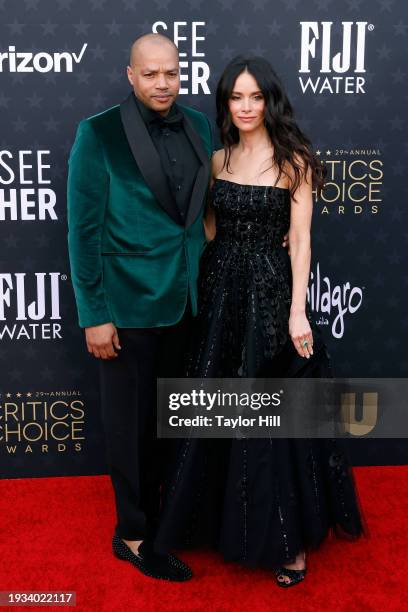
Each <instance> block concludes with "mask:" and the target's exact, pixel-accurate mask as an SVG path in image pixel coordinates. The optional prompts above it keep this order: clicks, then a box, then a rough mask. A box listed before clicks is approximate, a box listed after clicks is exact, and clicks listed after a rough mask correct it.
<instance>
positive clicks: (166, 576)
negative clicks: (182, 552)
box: [112, 534, 193, 582]
mask: <svg viewBox="0 0 408 612" xmlns="http://www.w3.org/2000/svg"><path fill="white" fill-rule="evenodd" d="M112 550H113V554H114V555H115V557H117V558H118V559H121V560H122V561H129V563H131V564H132V565H134V566H135V567H136V568H137V569H138V570H139V571H140V572H142V574H144V575H145V576H149V577H150V578H157V579H159V580H171V581H174V582H184V581H186V580H190V578H192V576H193V572H192V571H191V569H190V568H189V567H188V565H186V564H185V563H183V561H181V560H180V559H178V558H177V557H175V556H174V555H170V554H159V553H157V552H155V551H154V549H153V545H152V544H151V542H149V541H147V540H143V542H142V543H141V544H140V546H139V550H138V552H137V554H136V555H135V554H134V553H133V552H132V551H131V549H130V548H129V546H128V545H127V544H126V543H125V542H124V541H123V540H122V538H120V537H119V536H117V535H116V534H115V535H114V536H113V539H112Z"/></svg>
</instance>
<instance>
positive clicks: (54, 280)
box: [0, 272, 67, 340]
mask: <svg viewBox="0 0 408 612" xmlns="http://www.w3.org/2000/svg"><path fill="white" fill-rule="evenodd" d="M65 280H67V276H66V275H65V274H61V273H60V272H35V273H33V274H32V273H30V274H27V273H26V272H15V273H9V272H5V273H0V340H6V339H8V340H23V339H25V340H38V339H42V340H54V339H57V338H58V339H61V337H62V336H61V323H60V321H61V318H62V317H61V314H60V283H61V281H65Z"/></svg>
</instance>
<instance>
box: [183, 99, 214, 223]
mask: <svg viewBox="0 0 408 612" xmlns="http://www.w3.org/2000/svg"><path fill="white" fill-rule="evenodd" d="M181 110H183V109H181ZM183 114H184V129H185V131H186V134H187V136H188V138H189V139H190V142H191V144H192V145H193V147H194V150H195V152H196V153H197V155H198V158H199V160H200V161H201V166H200V168H199V169H198V172H197V175H196V179H195V182H194V186H193V190H192V193H191V201H190V206H189V208H188V212H187V218H186V227H189V226H190V225H192V224H193V223H194V221H195V219H196V218H197V215H198V213H199V212H200V209H201V206H202V204H203V200H204V197H205V193H206V190H207V188H208V184H209V180H210V160H209V159H208V154H207V151H206V150H205V148H204V145H203V143H202V141H201V138H200V136H199V135H198V133H197V132H196V130H195V129H194V127H193V124H192V123H191V121H190V119H189V117H187V116H186V114H185V113H183Z"/></svg>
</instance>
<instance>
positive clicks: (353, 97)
mask: <svg viewBox="0 0 408 612" xmlns="http://www.w3.org/2000/svg"><path fill="white" fill-rule="evenodd" d="M407 13H408V8H407V5H406V3H404V2H402V0H400V1H399V2H398V1H396V0H372V1H370V2H369V1H368V0H345V1H336V2H335V1H333V0H314V1H312V0H302V1H300V0H249V1H248V2H245V3H243V2H241V1H240V0H206V1H205V2H204V0H188V1H186V2H182V1H180V0H177V1H172V2H170V0H152V2H149V3H146V2H143V1H142V0H122V1H120V0H117V1H115V2H114V1H113V0H81V1H79V0H17V1H16V0H0V24H1V25H0V119H1V131H0V237H1V240H0V474H1V476H2V477H3V478H20V477H30V476H38V477H40V476H54V475H75V474H78V475H79V474H103V473H106V464H105V448H104V439H103V431H102V423H101V419H100V409H99V391H98V370H97V364H96V362H95V360H94V358H93V357H91V356H90V355H89V354H88V353H87V351H86V347H85V343H84V336H83V331H82V330H81V329H80V328H79V327H78V323H77V314H76V308H75V303H74V295H73V289H72V284H71V279H70V270H69V261H68V253H67V223H66V177H67V158H68V154H69V151H70V148H71V146H72V143H73V139H74V136H75V131H76V127H77V124H78V122H79V121H80V120H81V119H82V118H84V117H87V116H90V115H93V114H96V113H98V112H100V111H102V110H104V109H105V108H108V107H110V106H113V105H115V104H118V103H120V102H121V101H122V100H123V99H124V98H125V97H126V96H127V94H128V92H129V84H128V82H127V78H126V66H127V64H128V56H129V48H130V46H131V44H132V42H133V41H134V39H135V38H137V37H138V36H139V35H141V34H143V33H146V32H151V31H153V32H161V33H164V34H166V35H167V36H168V37H170V38H171V39H173V40H174V42H175V43H176V44H177V46H178V48H179V52H180V61H181V74H182V89H181V91H180V98H179V101H180V102H181V103H184V104H187V105H191V106H193V107H195V108H197V109H199V110H201V111H203V112H205V113H207V114H208V116H209V117H210V119H211V121H212V123H213V125H214V132H215V136H216V144H217V148H219V140H218V136H217V134H216V127H215V122H214V119H215V100H214V93H215V88H216V83H217V80H218V78H219V76H220V74H221V72H222V70H223V68H224V67H225V65H226V64H227V63H228V61H229V60H231V59H232V58H233V57H234V56H235V55H237V54H240V53H250V54H253V55H259V56H263V57H265V58H267V59H268V60H270V61H271V63H272V64H273V66H274V68H275V70H276V71H277V72H278V74H279V75H280V77H281V78H282V80H283V82H284V84H285V86H286V88H287V92H288V95H289V98H290V100H291V102H292V104H293V106H294V108H295V111H296V115H297V119H298V121H299V124H300V125H301V127H302V129H303V130H304V131H305V132H306V133H307V134H308V136H309V137H310V138H311V140H312V142H313V144H314V148H315V150H316V152H317V155H319V156H320V159H321V160H322V161H323V162H324V164H325V165H326V167H327V169H328V176H327V189H326V191H325V193H324V196H323V197H322V198H320V199H317V198H315V202H314V217H313V236H312V251H313V258H312V266H311V274H310V283H309V289H308V300H309V302H310V304H311V307H312V310H313V313H314V316H315V318H316V321H317V323H318V324H319V325H320V326H321V327H322V329H323V333H324V336H325V339H326V342H327V344H328V346H329V350H330V353H331V356H332V359H333V362H334V366H335V371H336V374H337V375H338V376H346V377H370V378H378V377H405V376H407V372H408V355H407V350H406V349H407V343H406V341H405V339H406V338H407V322H408V319H407V316H406V312H407V308H406V299H405V298H404V292H405V291H406V290H408V275H407V256H406V249H407V238H408V227H407V213H406V197H407V185H406V178H405V174H406V163H405V157H404V154H406V150H407V144H408V143H407V139H406V138H405V128H406V119H405V109H406V105H407V94H408V88H407V85H406V76H407V75H406V72H407V67H406V47H407V31H408V14H407ZM355 409H356V414H357V416H358V418H361V417H362V418H364V403H363V401H362V398H361V397H358V396H356V398H355ZM349 444H350V450H351V454H352V458H353V461H354V463H355V464H356V465H368V464H371V465H375V464H377V465H378V464H398V463H406V462H407V459H408V446H407V444H406V442H405V440H404V439H394V440H392V441H391V440H379V439H378V440H361V439H357V440H350V442H349Z"/></svg>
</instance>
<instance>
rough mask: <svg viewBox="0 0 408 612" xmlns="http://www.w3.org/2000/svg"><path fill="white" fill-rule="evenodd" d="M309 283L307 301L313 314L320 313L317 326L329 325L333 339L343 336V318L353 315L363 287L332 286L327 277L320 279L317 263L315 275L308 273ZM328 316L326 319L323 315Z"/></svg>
mask: <svg viewBox="0 0 408 612" xmlns="http://www.w3.org/2000/svg"><path fill="white" fill-rule="evenodd" d="M310 279H311V283H310V286H309V287H308V289H307V300H308V302H309V304H310V307H311V309H312V311H313V312H314V313H316V314H317V313H321V316H320V318H319V320H317V324H318V325H330V322H329V317H330V318H332V317H333V319H332V324H331V331H332V334H333V336H334V337H335V338H342V337H343V335H344V322H345V316H346V315H348V314H350V315H352V314H354V313H355V312H357V310H358V309H359V308H360V306H361V304H362V301H363V287H352V286H351V284H350V283H349V282H346V283H343V284H342V285H334V284H333V283H332V282H331V281H330V279H329V277H328V276H324V277H321V275H320V265H319V263H317V265H316V271H315V273H313V272H311V273H310ZM326 314H327V315H328V316H327V317H326V316H325V315H326Z"/></svg>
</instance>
